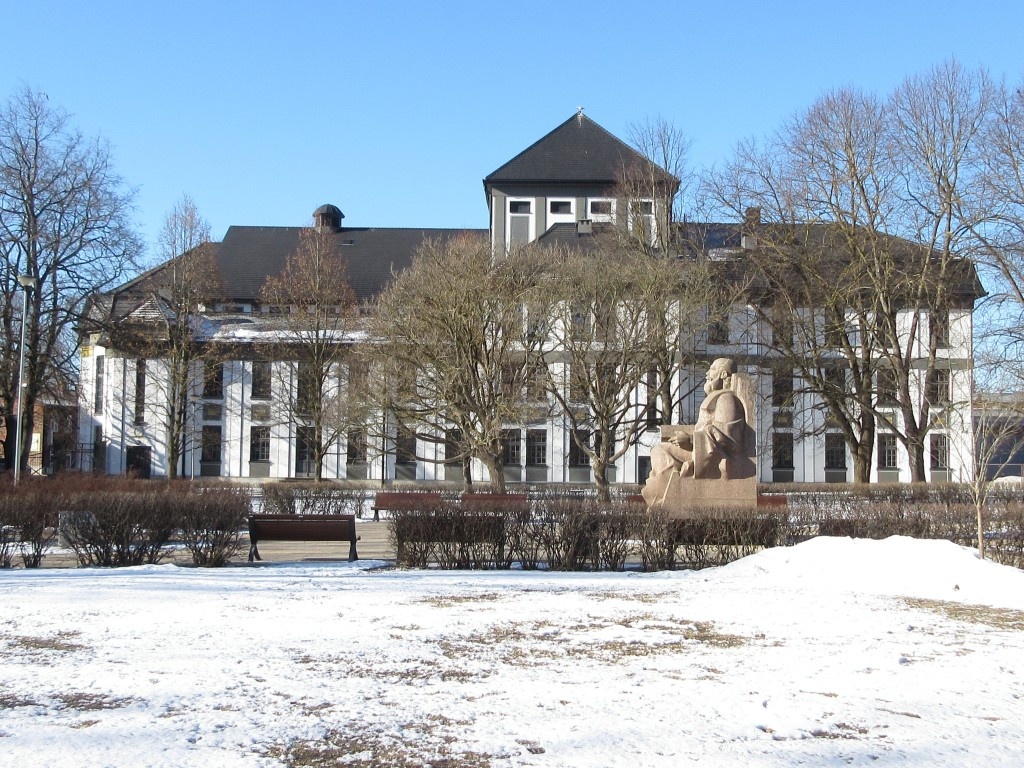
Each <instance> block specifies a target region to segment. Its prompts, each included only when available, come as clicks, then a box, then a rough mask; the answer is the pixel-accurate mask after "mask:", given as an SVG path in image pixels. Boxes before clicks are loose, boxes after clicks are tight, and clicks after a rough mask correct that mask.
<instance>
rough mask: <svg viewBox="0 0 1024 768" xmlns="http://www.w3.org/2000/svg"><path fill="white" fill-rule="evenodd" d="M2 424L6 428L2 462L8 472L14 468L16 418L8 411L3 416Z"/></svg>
mask: <svg viewBox="0 0 1024 768" xmlns="http://www.w3.org/2000/svg"><path fill="white" fill-rule="evenodd" d="M4 426H5V427H6V429H7V432H6V434H5V436H4V464H5V465H6V466H7V471H8V472H10V471H11V470H13V469H14V441H15V439H16V438H15V433H16V431H17V429H18V420H17V419H16V418H15V417H14V415H13V414H10V413H8V414H7V415H5V416H4Z"/></svg>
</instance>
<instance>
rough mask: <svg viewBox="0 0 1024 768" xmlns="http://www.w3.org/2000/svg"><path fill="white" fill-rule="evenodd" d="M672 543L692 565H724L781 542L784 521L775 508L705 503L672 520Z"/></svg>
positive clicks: (694, 566)
mask: <svg viewBox="0 0 1024 768" xmlns="http://www.w3.org/2000/svg"><path fill="white" fill-rule="evenodd" d="M672 524H674V528H675V534H676V543H677V544H678V545H681V546H682V547H683V548H684V553H685V554H684V560H685V562H686V563H687V564H688V565H689V566H690V567H693V568H706V567H708V566H715V565H726V564H727V563H731V562H733V561H735V560H738V559H740V558H741V557H746V556H747V555H751V554H754V553H755V552H759V551H761V550H762V549H764V548H766V547H774V546H777V545H778V544H779V543H781V541H782V539H783V536H784V530H785V525H786V520H785V517H784V516H783V515H782V514H781V513H779V512H758V511H754V510H748V509H725V508H717V507H709V508H703V509H695V510H692V511H691V512H690V514H689V516H688V517H687V518H685V519H681V520H676V521H672Z"/></svg>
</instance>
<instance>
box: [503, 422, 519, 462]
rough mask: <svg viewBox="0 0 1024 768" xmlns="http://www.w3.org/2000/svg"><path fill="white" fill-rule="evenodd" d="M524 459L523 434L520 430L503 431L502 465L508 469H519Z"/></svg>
mask: <svg viewBox="0 0 1024 768" xmlns="http://www.w3.org/2000/svg"><path fill="white" fill-rule="evenodd" d="M522 459H523V440H522V434H521V433H520V431H519V430H518V429H503V430H502V431H501V463H502V464H504V465H505V466H506V467H518V466H519V465H520V464H522Z"/></svg>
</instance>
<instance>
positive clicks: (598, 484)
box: [594, 457, 612, 501]
mask: <svg viewBox="0 0 1024 768" xmlns="http://www.w3.org/2000/svg"><path fill="white" fill-rule="evenodd" d="M607 475H608V462H607V461H606V460H605V459H603V458H600V457H597V458H595V459H594V487H595V488H597V498H598V500H600V501H611V500H612V490H611V486H610V485H609V484H608V477H607Z"/></svg>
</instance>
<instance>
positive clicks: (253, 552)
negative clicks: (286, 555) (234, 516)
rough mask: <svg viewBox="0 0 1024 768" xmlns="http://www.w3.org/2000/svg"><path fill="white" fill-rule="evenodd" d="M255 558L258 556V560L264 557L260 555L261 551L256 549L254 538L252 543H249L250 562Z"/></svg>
mask: <svg viewBox="0 0 1024 768" xmlns="http://www.w3.org/2000/svg"><path fill="white" fill-rule="evenodd" d="M253 558H256V559H257V560H262V559H263V558H262V557H260V551H259V550H258V549H256V541H255V540H253V541H252V542H251V543H250V545H249V562H250V563H251V562H252V561H253Z"/></svg>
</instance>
